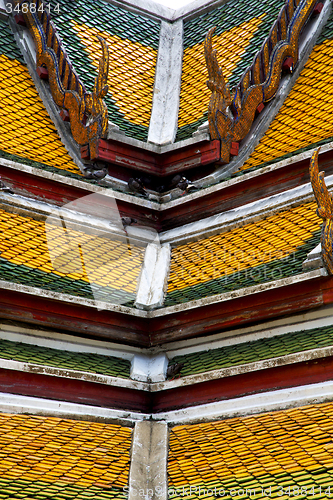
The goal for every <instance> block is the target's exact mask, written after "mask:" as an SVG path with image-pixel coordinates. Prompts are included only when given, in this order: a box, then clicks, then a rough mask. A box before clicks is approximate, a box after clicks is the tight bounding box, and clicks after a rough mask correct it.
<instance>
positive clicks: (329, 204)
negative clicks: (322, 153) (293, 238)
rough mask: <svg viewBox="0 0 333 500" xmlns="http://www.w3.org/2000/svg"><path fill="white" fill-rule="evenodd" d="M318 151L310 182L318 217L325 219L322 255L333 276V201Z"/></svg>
mask: <svg viewBox="0 0 333 500" xmlns="http://www.w3.org/2000/svg"><path fill="white" fill-rule="evenodd" d="M319 149H320V148H318V149H316V151H314V153H313V154H312V157H311V161H310V180H311V184H312V189H313V192H314V195H315V198H316V202H317V205H318V208H317V215H318V217H321V218H322V219H323V221H324V222H323V226H322V229H321V238H320V241H321V253H322V257H323V261H324V264H325V267H326V269H327V271H328V273H329V274H333V258H332V243H333V199H332V195H331V194H330V193H329V191H328V189H327V187H326V184H325V180H324V175H325V174H324V172H319V167H318V153H319Z"/></svg>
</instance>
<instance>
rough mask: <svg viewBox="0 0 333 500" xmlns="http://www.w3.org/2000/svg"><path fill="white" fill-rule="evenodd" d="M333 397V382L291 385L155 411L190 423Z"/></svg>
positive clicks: (158, 416)
mask: <svg viewBox="0 0 333 500" xmlns="http://www.w3.org/2000/svg"><path fill="white" fill-rule="evenodd" d="M332 400H333V382H332V381H328V382H322V383H319V384H311V385H303V386H301V387H292V388H290V389H280V390H277V391H269V392H263V393H260V394H252V395H251V396H244V397H241V398H235V399H229V400H226V401H219V402H217V403H209V404H207V405H201V406H193V407H191V408H184V409H182V410H175V411H170V412H164V413H157V414H155V415H152V419H153V420H156V421H161V420H164V421H165V422H168V423H169V424H172V425H177V424H182V425H183V424H191V423H194V422H198V421H199V422H209V421H212V420H220V419H224V418H233V417H239V416H245V415H253V414H256V413H257V414H258V413H263V412H270V411H276V410H286V409H287V408H295V407H296V408H297V407H299V406H304V405H310V404H315V403H323V402H325V401H332Z"/></svg>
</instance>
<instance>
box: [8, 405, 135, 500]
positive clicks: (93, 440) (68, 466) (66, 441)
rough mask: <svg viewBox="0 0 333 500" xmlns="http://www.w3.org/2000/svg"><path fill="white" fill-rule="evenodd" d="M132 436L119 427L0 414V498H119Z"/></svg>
mask: <svg viewBox="0 0 333 500" xmlns="http://www.w3.org/2000/svg"><path fill="white" fill-rule="evenodd" d="M131 435H132V429H130V428H128V427H122V426H120V425H113V424H102V423H96V422H86V421H76V420H67V419H66V420H65V419H60V418H51V417H39V416H27V415H8V414H0V443H1V446H0V457H1V460H0V498H1V499H4V500H5V499H13V498H26V499H27V500H49V499H52V500H69V499H72V500H86V499H87V498H89V497H91V498H94V499H95V500H107V499H114V498H119V496H120V495H121V494H122V493H123V488H124V487H125V486H126V485H127V483H128V474H129V461H130V446H131Z"/></svg>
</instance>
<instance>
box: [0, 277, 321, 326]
mask: <svg viewBox="0 0 333 500" xmlns="http://www.w3.org/2000/svg"><path fill="white" fill-rule="evenodd" d="M323 276H327V271H326V269H323V268H321V269H314V270H312V271H310V272H307V273H303V274H298V275H295V276H290V277H288V278H283V279H281V280H275V281H269V282H267V283H262V284H260V285H255V286H251V287H245V288H241V289H239V290H234V291H232V292H226V293H222V294H218V295H212V296H210V297H204V298H202V299H198V300H191V301H189V302H186V303H184V304H177V305H175V306H170V307H163V308H160V309H157V310H152V311H144V310H141V309H138V308H131V307H126V306H122V305H118V304H111V303H109V302H102V301H94V300H91V299H85V298H82V297H77V296H74V295H68V294H64V293H58V292H53V291H50V290H44V289H41V288H35V287H29V286H26V285H20V284H17V283H11V282H9V281H3V280H0V289H3V290H14V291H17V292H20V293H27V294H29V295H38V296H40V297H46V298H50V299H53V300H59V301H62V302H67V303H72V304H79V305H82V306H87V307H93V308H97V309H100V310H103V309H105V310H109V311H115V312H121V313H125V314H129V315H131V316H139V317H141V318H157V317H161V316H165V315H167V314H174V313H177V312H180V311H189V310H191V309H195V308H197V307H202V306H207V305H210V304H215V303H218V302H225V301H228V300H232V299H236V298H238V297H244V296H247V295H252V294H254V293H260V292H265V291H267V290H273V289H276V288H280V287H283V286H288V285H292V284H294V283H301V282H302V281H307V280H311V279H316V278H320V277H323Z"/></svg>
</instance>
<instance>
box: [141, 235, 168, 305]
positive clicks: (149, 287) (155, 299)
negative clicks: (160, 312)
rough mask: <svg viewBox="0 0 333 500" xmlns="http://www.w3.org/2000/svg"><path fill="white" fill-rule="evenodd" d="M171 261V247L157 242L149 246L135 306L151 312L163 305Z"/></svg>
mask: <svg viewBox="0 0 333 500" xmlns="http://www.w3.org/2000/svg"><path fill="white" fill-rule="evenodd" d="M170 259H171V248H170V245H169V244H168V243H167V244H164V245H160V244H159V241H158V238H156V242H154V243H150V244H149V245H147V248H146V252H145V258H144V263H143V266H142V270H141V275H140V280H139V286H138V292H137V296H136V300H135V306H136V307H138V308H139V309H146V310H151V309H153V308H155V307H160V306H162V304H163V299H164V292H165V287H166V283H167V279H168V273H169V267H170Z"/></svg>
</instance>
